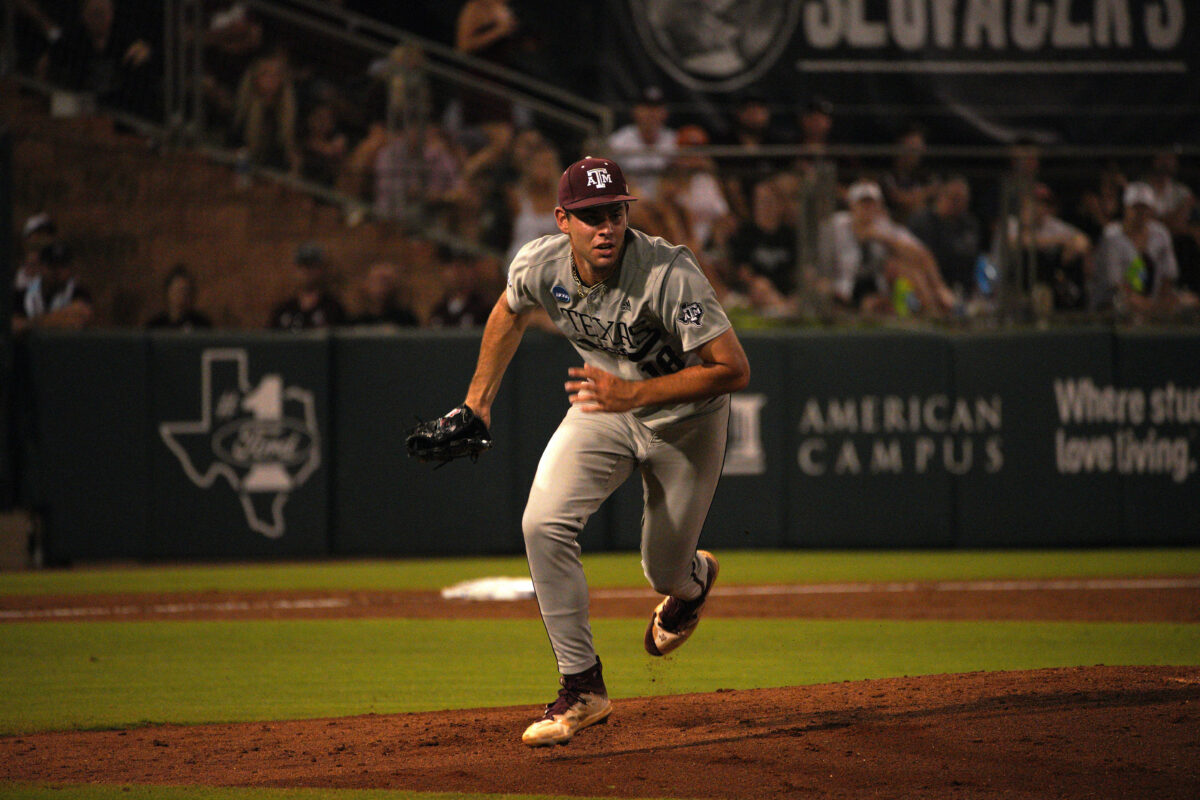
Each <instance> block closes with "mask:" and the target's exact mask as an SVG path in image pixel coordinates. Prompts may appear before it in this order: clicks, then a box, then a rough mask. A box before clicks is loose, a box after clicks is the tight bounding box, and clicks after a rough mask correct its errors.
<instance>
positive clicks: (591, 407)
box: [565, 365, 637, 411]
mask: <svg viewBox="0 0 1200 800" xmlns="http://www.w3.org/2000/svg"><path fill="white" fill-rule="evenodd" d="M567 373H568V374H569V375H570V376H571V377H572V378H575V379H576V380H572V381H567V382H566V384H565V386H566V390H567V394H569V395H570V399H571V405H575V406H579V408H580V410H581V411H628V410H629V409H631V408H635V407H636V405H637V404H636V403H635V402H634V397H633V390H634V384H633V381H627V380H624V379H623V378H618V377H617V376H616V375H613V374H612V373H611V372H605V371H604V370H602V369H599V368H597V367H593V366H590V365H587V366H583V367H571V368H570V369H568V370H567Z"/></svg>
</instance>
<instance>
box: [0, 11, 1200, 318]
mask: <svg viewBox="0 0 1200 800" xmlns="http://www.w3.org/2000/svg"><path fill="white" fill-rule="evenodd" d="M130 1H131V0H81V1H80V2H76V3H68V2H65V0H64V2H62V3H59V2H55V0H22V2H21V3H20V4H19V6H20V8H21V9H24V10H25V11H26V13H27V14H28V15H29V18H30V19H33V20H35V21H36V23H37V24H38V25H39V26H41V27H42V28H44V29H45V30H46V33H45V36H46V39H47V46H46V47H45V48H44V52H43V53H42V55H41V57H40V60H39V62H38V63H39V69H41V70H43V72H44V74H45V75H46V76H48V77H49V78H52V79H55V80H58V81H60V82H63V83H64V84H65V85H68V86H71V87H74V88H79V89H88V90H91V91H94V92H96V93H98V94H100V95H101V96H107V97H109V98H110V99H112V102H114V103H115V104H116V105H118V106H119V107H123V108H134V107H136V106H137V104H138V103H143V104H145V103H147V102H151V103H152V102H155V101H154V98H155V94H154V91H153V90H152V89H150V88H148V86H147V77H146V72H145V66H146V65H147V64H149V63H151V62H152V61H153V60H154V59H155V58H156V53H155V52H154V44H153V43H152V39H151V38H149V37H145V36H140V35H139V30H144V29H141V28H139V23H141V24H145V23H146V22H147V21H146V20H144V19H131V17H130V16H129V15H122V13H121V11H122V8H123V7H127V6H125V5H124V4H126V3H129V2H130ZM71 5H75V6H77V7H78V12H77V15H76V17H74V18H70V17H68V16H56V14H65V13H66V12H65V10H64V9H66V8H67V7H69V6H71ZM206 8H207V14H208V15H207V20H206V29H205V31H204V38H203V45H204V52H205V58H204V66H205V70H206V72H205V76H204V90H205V94H204V101H205V109H206V112H205V118H206V119H207V121H208V123H209V125H210V126H211V127H212V129H213V130H214V131H215V132H216V133H217V135H218V136H219V138H220V140H221V141H222V143H224V144H226V145H228V146H229V147H232V148H238V149H240V151H241V152H242V153H243V155H244V157H245V158H246V159H248V160H249V162H250V163H252V164H254V165H257V166H259V167H266V168H269V169H274V170H278V171H281V172H285V173H289V174H291V175H294V176H299V177H303V178H305V179H307V180H309V181H311V182H313V183H316V184H319V185H322V186H324V187H327V188H329V189H332V190H336V191H337V192H340V193H342V194H343V195H344V196H347V197H349V198H353V199H354V200H355V201H356V202H358V203H360V204H361V205H362V207H363V208H370V209H371V210H372V211H373V213H374V214H375V215H376V216H377V217H378V218H381V219H385V220H387V219H394V220H398V221H401V222H408V223H420V224H421V225H422V226H425V227H434V228H437V229H439V230H442V231H444V232H445V233H446V235H447V238H448V239H451V240H456V241H461V242H463V243H464V244H465V245H467V247H466V248H443V249H442V250H441V256H440V261H441V263H442V264H443V267H444V281H445V288H446V295H445V297H443V298H442V300H441V302H439V303H438V304H437V306H436V307H435V308H433V309H431V310H428V311H426V312H425V313H422V314H418V313H416V310H414V309H412V308H410V307H408V305H407V304H406V303H405V302H404V300H403V299H402V298H403V296H404V294H405V292H404V287H403V286H402V285H401V282H400V277H399V272H398V271H397V269H396V268H395V266H393V265H389V264H382V263H381V264H376V265H372V266H371V267H370V268H369V270H367V277H366V278H365V279H364V283H363V285H362V287H361V291H362V297H361V298H358V299H359V300H360V301H361V303H355V304H354V305H359V304H361V305H362V306H363V307H364V309H366V310H364V312H363V314H362V315H360V316H352V315H350V314H348V313H347V312H346V310H345V308H344V306H343V303H342V299H341V298H338V297H336V296H334V295H333V294H332V293H331V291H330V289H329V274H328V272H329V267H330V265H329V264H328V260H327V258H326V257H325V254H324V252H323V251H322V249H321V248H320V246H319V245H317V244H304V245H302V246H300V247H299V249H298V250H297V252H296V274H297V291H296V295H295V296H294V297H292V298H290V299H289V300H288V301H287V302H286V303H283V304H282V305H280V307H279V308H278V309H277V310H276V313H275V314H273V315H272V318H271V320H270V322H269V324H270V326H271V327H274V328H279V329H295V328H308V327H321V326H325V325H340V324H350V323H358V324H381V323H387V324H396V325H412V324H416V323H417V321H418V318H419V317H420V318H423V319H424V322H425V324H430V325H442V326H457V325H482V324H483V322H484V321H486V318H487V311H488V309H489V308H490V305H491V303H490V302H488V300H487V298H486V297H484V296H483V295H482V294H481V286H490V285H491V284H492V283H493V282H494V279H495V278H497V277H498V276H497V275H489V274H486V272H487V271H488V270H489V269H495V268H496V267H495V266H489V263H490V262H489V261H488V260H486V259H480V258H478V257H477V256H475V255H473V253H475V252H477V251H478V252H492V253H496V254H503V255H501V256H500V260H501V261H502V263H503V264H507V262H508V260H510V259H511V257H512V256H513V255H514V254H515V253H516V251H517V250H518V249H519V248H520V247H521V246H522V245H523V244H524V243H525V242H527V241H530V240H532V239H534V238H536V237H538V236H542V235H545V234H552V233H555V232H556V231H557V229H556V227H555V225H554V221H553V208H554V205H555V197H556V194H555V192H556V186H557V180H558V175H559V174H560V172H561V169H562V167H563V165H564V164H565V163H569V162H571V161H573V160H575V159H576V158H578V157H580V156H581V155H583V154H584V153H582V152H580V147H581V145H580V143H579V142H575V141H566V142H564V141H560V140H556V139H555V138H554V137H553V135H552V134H551V133H550V132H549V131H547V130H543V129H541V128H540V127H539V125H538V124H537V121H536V118H535V117H534V115H532V114H531V113H530V112H529V110H528V109H522V108H521V107H519V105H515V104H513V103H511V102H509V101H507V100H502V99H499V98H498V97H497V96H495V95H491V94H489V93H487V92H485V91H482V90H480V89H477V88H472V89H469V90H467V89H460V90H458V91H452V90H449V89H447V88H446V87H445V86H435V85H434V83H433V82H432V80H431V78H430V75H429V73H428V72H427V71H426V70H425V69H424V63H425V54H424V53H423V52H422V51H421V49H420V48H418V47H416V46H414V45H411V44H409V45H404V46H400V47H397V48H396V49H395V50H394V51H392V52H391V53H389V54H388V55H387V56H386V57H384V58H379V59H376V60H375V61H373V62H371V63H369V64H364V65H360V66H361V69H358V70H357V71H356V70H353V69H351V70H346V69H342V68H340V67H341V63H340V62H339V61H338V56H337V55H336V54H330V53H328V52H326V53H323V54H322V59H319V60H318V59H311V60H306V59H305V57H304V53H303V52H302V48H301V47H300V46H299V45H298V44H297V43H296V42H294V41H284V39H283V38H282V37H281V36H280V35H279V34H278V32H277V31H272V29H271V23H270V21H269V20H265V19H262V18H259V17H256V16H255V14H254V13H253V12H252V10H251V9H250V8H249V7H248V6H247V5H245V4H242V3H239V2H231V0H215V1H214V2H211V3H208V4H207V6H206ZM60 24H61V30H58V26H59V25H60ZM520 30H521V24H520V20H519V19H518V18H517V16H516V14H515V12H514V11H513V9H512V8H511V7H510V5H509V3H508V2H507V1H506V0H469V1H468V2H467V3H465V5H464V6H463V8H462V11H461V12H460V15H459V19H458V27H457V30H456V34H455V42H454V43H453V44H454V47H455V48H456V49H457V50H458V51H460V52H462V53H465V54H470V55H471V56H474V57H476V58H480V59H483V60H485V61H493V62H496V63H500V64H502V65H504V66H513V65H514V53H515V52H517V51H522V50H523V49H524V50H527V49H528V48H527V47H526V45H527V43H524V42H522V41H521V39H520V37H519V32H520ZM52 31H57V33H53V32H52ZM331 62H332V63H338V64H339V69H338V70H331V69H329V67H330V64H331ZM481 74H482V73H481ZM147 98H149V100H148V99H147ZM776 112H777V109H773V108H772V106H771V105H770V104H769V103H768V102H767V100H766V99H765V98H763V97H760V96H757V95H754V94H746V95H744V96H741V97H739V98H736V100H734V101H732V104H731V108H730V113H729V118H728V120H727V121H726V123H725V124H723V125H715V124H711V123H710V124H705V123H703V122H702V121H697V120H695V119H679V120H676V119H673V117H672V111H671V108H670V106H669V105H668V104H667V102H666V100H665V97H664V95H663V92H662V91H661V90H660V89H659V88H658V87H654V86H649V87H645V88H644V89H643V90H642V91H641V93H640V94H639V95H638V97H637V98H636V99H635V101H634V103H633V104H632V107H631V109H630V113H629V115H628V119H626V120H622V124H621V125H620V126H619V127H618V128H617V129H616V130H615V131H613V133H612V134H611V135H610V136H609V137H608V138H607V140H606V141H591V142H588V143H587V145H586V147H587V148H588V149H589V150H590V151H591V154H594V155H606V156H609V157H612V158H614V159H615V160H617V161H618V162H619V163H620V164H621V165H622V167H623V169H624V173H625V175H626V176H627V177H628V178H629V179H630V182H631V185H632V187H633V190H634V192H635V193H636V194H637V195H638V197H639V201H638V202H637V203H635V204H633V207H632V208H631V224H632V225H633V226H635V227H639V228H641V229H643V230H646V231H647V232H649V233H652V234H657V235H662V236H664V237H665V238H667V239H668V240H670V241H672V242H675V243H679V244H685V245H687V246H688V247H690V248H691V249H692V250H693V251H694V252H695V253H696V254H697V256H698V258H699V260H700V262H701V265H702V267H703V268H704V269H705V271H706V272H707V274H708V276H709V278H710V280H711V281H712V283H713V284H714V286H715V287H716V288H717V290H718V294H719V295H720V297H721V298H722V300H723V302H724V303H725V304H726V306H727V307H728V308H730V309H731V310H732V311H733V312H734V316H735V319H737V320H740V321H743V322H745V321H749V320H755V319H767V320H774V319H781V320H788V319H796V318H804V317H806V316H810V315H814V314H815V315H819V316H822V317H827V316H831V315H832V316H838V315H842V316H846V317H856V316H863V315H865V316H870V317H894V316H899V317H920V318H930V319H954V318H959V317H965V316H971V315H975V314H985V313H988V312H989V310H993V309H995V307H996V303H997V301H998V297H1000V295H1001V288H1002V287H1007V288H1008V290H1009V291H1010V292H1016V293H1017V294H1019V295H1020V296H1022V297H1024V298H1027V300H1028V302H1029V304H1030V307H1031V308H1032V311H1033V313H1035V314H1036V315H1038V316H1042V317H1044V316H1046V315H1049V314H1051V313H1059V314H1071V313H1078V314H1086V313H1115V314H1116V315H1117V316H1118V317H1119V318H1122V319H1134V320H1137V319H1149V318H1175V317H1178V316H1179V315H1180V314H1181V313H1182V314H1188V313H1191V314H1196V313H1200V312H1198V311H1197V309H1200V300H1198V296H1200V210H1198V209H1197V206H1196V202H1195V196H1194V194H1193V192H1192V190H1191V189H1190V188H1189V187H1188V186H1186V185H1185V184H1184V183H1183V182H1181V180H1180V178H1179V173H1180V164H1179V156H1178V153H1177V151H1176V150H1175V149H1173V148H1170V147H1166V148H1163V149H1162V150H1161V152H1159V153H1158V154H1157V155H1156V156H1155V157H1154V158H1153V159H1152V160H1151V161H1150V162H1149V163H1140V164H1138V163H1134V164H1121V165H1118V164H1115V163H1114V164H1105V165H1102V166H1099V167H1095V169H1094V173H1093V178H1092V179H1091V180H1090V181H1088V182H1086V183H1085V184H1084V185H1074V184H1072V185H1066V183H1065V182H1064V183H1063V184H1062V185H1059V184H1058V183H1057V181H1056V179H1057V177H1058V176H1056V175H1055V174H1053V173H1048V172H1047V171H1046V170H1045V169H1044V164H1043V158H1042V154H1041V152H1040V151H1039V148H1038V147H1037V145H1035V144H1033V143H1032V142H1018V143H1016V144H1015V145H1014V146H1013V148H1012V151H1011V156H1012V157H1011V161H1010V163H1009V164H1008V165H1007V167H1006V169H1005V170H1001V169H995V170H993V174H992V175H990V176H985V177H980V175H979V174H972V175H968V174H966V172H964V171H960V170H957V169H951V168H948V167H945V166H943V165H939V164H937V163H932V162H931V161H930V159H929V158H927V151H928V148H929V146H930V143H929V142H928V141H927V140H928V133H927V132H926V130H925V129H924V128H923V127H922V126H921V125H920V124H912V125H908V126H906V127H904V128H903V129H902V132H901V134H900V135H899V136H898V137H897V138H896V140H895V141H894V142H893V144H894V145H895V148H894V151H893V152H894V156H893V157H892V158H891V160H890V161H888V162H883V163H880V164H873V163H870V162H867V161H865V160H861V159H850V158H844V157H837V156H835V155H833V154H832V150H831V147H832V142H833V141H834V136H835V120H836V117H835V114H836V107H835V105H834V103H833V102H831V101H830V100H829V99H827V98H823V97H819V96H812V97H808V98H806V99H804V100H803V102H801V103H800V104H799V106H798V108H797V110H796V113H795V114H794V115H790V116H789V118H786V119H781V118H778V116H777V113H776ZM710 145H716V146H722V147H721V150H720V153H721V155H720V156H719V157H715V158H714V157H711V156H709V155H707V154H706V149H711V148H710V147H709V146H710ZM772 145H787V146H789V148H790V149H789V152H793V153H795V154H796V155H792V156H789V157H780V156H779V155H777V152H778V148H775V149H772V150H764V149H763V148H765V147H768V146H772ZM727 148H735V150H734V151H733V152H734V153H735V154H730V152H731V151H730V150H729V149H727ZM597 151H598V152H597ZM1001 173H1002V174H1001ZM35 227H36V226H35ZM34 234H35V235H36V234H38V232H37V231H35V232H34ZM55 244H56V242H53V241H50V242H40V243H38V242H35V240H34V239H31V238H30V233H29V232H27V233H26V241H25V252H26V261H25V262H23V263H24V265H25V266H28V268H29V274H31V275H32V274H37V275H40V276H42V277H41V281H40V283H38V279H37V278H34V279H33V281H34V282H33V283H29V282H28V281H29V278H28V277H26V278H22V277H21V276H20V275H19V276H18V278H19V279H20V280H25V281H26V283H25V284H23V285H22V286H19V287H18V289H17V291H18V295H19V302H18V304H17V306H18V309H19V311H20V309H24V312H23V313H25V314H26V316H28V317H33V316H35V315H36V314H37V313H49V312H50V311H51V310H52V309H54V308H55V306H56V305H61V304H62V302H63V301H60V300H58V299H56V298H57V297H58V295H57V294H55V293H56V292H61V291H63V290H65V289H66V287H67V286H68V285H69V280H66V279H64V278H63V275H65V274H66V273H62V267H61V263H60V262H62V261H63V260H64V259H66V261H67V263H68V264H69V254H68V255H63V253H61V252H59V251H54V252H51V250H48V249H47V248H50V247H51V246H52V245H55ZM56 259H57V261H55V260H56ZM52 262H53V263H52ZM501 269H502V266H501ZM25 274H26V273H25V269H24V266H23V271H22V275H25ZM64 281H65V282H64ZM72 291H73V292H74V294H75V296H76V297H83V298H86V292H85V291H84V290H82V288H81V287H78V286H75V287H74V288H73V289H72ZM164 291H165V297H164V303H165V309H166V310H165V311H164V314H163V315H162V316H160V317H158V318H156V320H155V324H156V325H166V326H176V327H180V326H186V327H204V326H205V324H206V322H207V320H206V319H205V318H204V317H203V316H202V315H198V314H197V312H196V310H195V309H194V308H192V307H191V306H190V303H191V302H192V300H189V299H188V298H192V299H194V296H195V287H194V285H193V281H192V278H191V276H190V274H189V273H188V271H187V269H186V267H184V266H183V265H179V266H178V267H177V268H176V269H174V270H172V272H171V277H170V279H169V280H168V282H167V285H166V286H165V287H164ZM39 298H40V300H39Z"/></svg>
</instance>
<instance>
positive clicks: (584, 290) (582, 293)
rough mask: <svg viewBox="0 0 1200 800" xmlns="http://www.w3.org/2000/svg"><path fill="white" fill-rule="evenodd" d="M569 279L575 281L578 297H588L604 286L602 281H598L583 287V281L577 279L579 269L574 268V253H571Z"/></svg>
mask: <svg viewBox="0 0 1200 800" xmlns="http://www.w3.org/2000/svg"><path fill="white" fill-rule="evenodd" d="M571 278H572V279H573V280H574V281H575V288H576V289H577V290H578V291H579V297H580V298H581V299H582V298H587V297H590V296H591V295H592V294H593V293H594V292H597V291H598V290H599V289H601V287H603V286H604V281H599V282H597V283H594V284H592V285H591V286H584V285H583V279H582V278H580V277H579V269H578V267H576V266H575V252H574V251H571Z"/></svg>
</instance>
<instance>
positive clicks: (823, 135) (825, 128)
mask: <svg viewBox="0 0 1200 800" xmlns="http://www.w3.org/2000/svg"><path fill="white" fill-rule="evenodd" d="M799 122H800V133H799V136H798V137H797V141H796V143H797V144H798V145H800V146H801V147H802V148H804V150H805V155H804V156H803V157H802V158H801V159H800V160H799V161H798V162H797V166H798V167H799V168H801V170H802V171H807V170H808V169H810V168H811V167H812V165H814V164H815V163H816V162H818V161H821V160H823V159H827V158H828V155H827V154H826V151H827V150H828V149H829V142H830V138H831V137H832V136H833V103H831V102H830V101H829V99H828V98H826V97H822V96H821V95H813V96H812V97H809V98H808V100H807V101H805V103H804V105H803V106H801V108H800V114H799Z"/></svg>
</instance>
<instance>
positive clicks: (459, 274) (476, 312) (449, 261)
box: [429, 246, 493, 328]
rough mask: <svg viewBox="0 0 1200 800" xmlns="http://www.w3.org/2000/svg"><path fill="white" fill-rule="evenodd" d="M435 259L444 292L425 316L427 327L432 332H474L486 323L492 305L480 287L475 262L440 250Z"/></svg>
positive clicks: (445, 249)
mask: <svg viewBox="0 0 1200 800" xmlns="http://www.w3.org/2000/svg"><path fill="white" fill-rule="evenodd" d="M438 257H439V259H440V260H441V262H442V272H443V275H444V280H445V284H446V291H445V293H444V294H443V295H442V298H441V299H440V300H439V301H438V302H437V305H435V306H434V307H433V310H432V311H431V312H430V313H429V325H430V326H431V327H434V328H475V327H479V326H482V325H483V324H484V323H485V322H487V318H488V315H489V314H491V313H492V305H493V304H492V303H489V302H488V300H487V297H486V296H485V295H484V293H483V292H482V290H481V287H480V279H479V278H480V276H479V269H478V265H477V264H476V262H475V259H474V258H473V257H472V256H471V255H470V254H468V253H464V252H461V251H459V250H457V249H454V248H450V247H445V246H443V247H441V248H439V251H438Z"/></svg>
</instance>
